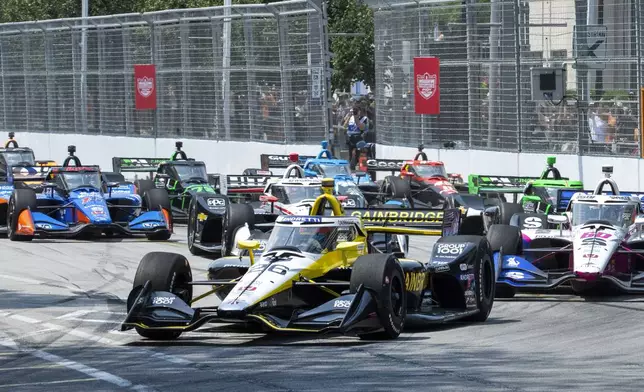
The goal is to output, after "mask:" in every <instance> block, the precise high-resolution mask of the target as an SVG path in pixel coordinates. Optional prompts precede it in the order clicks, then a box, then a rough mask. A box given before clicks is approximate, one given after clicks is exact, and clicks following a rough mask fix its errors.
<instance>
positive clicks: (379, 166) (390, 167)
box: [364, 158, 408, 173]
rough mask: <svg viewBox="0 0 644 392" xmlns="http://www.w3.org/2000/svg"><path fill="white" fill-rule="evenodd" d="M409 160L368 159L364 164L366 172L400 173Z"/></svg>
mask: <svg viewBox="0 0 644 392" xmlns="http://www.w3.org/2000/svg"><path fill="white" fill-rule="evenodd" d="M407 161H408V160H404V159H376V158H371V159H367V160H366V162H365V163H364V167H365V168H366V171H375V172H378V171H386V172H392V173H395V172H399V171H400V169H402V167H403V165H404V164H405V162H407Z"/></svg>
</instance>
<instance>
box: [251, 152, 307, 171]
mask: <svg viewBox="0 0 644 392" xmlns="http://www.w3.org/2000/svg"><path fill="white" fill-rule="evenodd" d="M315 158H316V157H315V156H313V155H300V156H299V157H298V161H297V164H298V165H300V166H304V163H306V161H307V160H309V159H315ZM259 159H260V162H261V168H262V170H270V169H286V168H287V167H289V166H291V165H292V164H293V163H294V162H291V159H290V156H289V155H278V154H262V155H260V157H259Z"/></svg>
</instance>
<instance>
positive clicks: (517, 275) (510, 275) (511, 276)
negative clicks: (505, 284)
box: [505, 271, 525, 279]
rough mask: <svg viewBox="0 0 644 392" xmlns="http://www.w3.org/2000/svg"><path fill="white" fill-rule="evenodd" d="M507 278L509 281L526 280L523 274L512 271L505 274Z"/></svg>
mask: <svg viewBox="0 0 644 392" xmlns="http://www.w3.org/2000/svg"><path fill="white" fill-rule="evenodd" d="M505 277H506V278H509V279H525V275H524V274H523V272H518V271H510V272H506V273H505Z"/></svg>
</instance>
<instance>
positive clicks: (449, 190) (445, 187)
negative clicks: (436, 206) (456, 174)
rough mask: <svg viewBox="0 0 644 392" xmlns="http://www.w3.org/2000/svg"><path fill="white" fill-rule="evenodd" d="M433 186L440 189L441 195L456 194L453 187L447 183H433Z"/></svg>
mask: <svg viewBox="0 0 644 392" xmlns="http://www.w3.org/2000/svg"><path fill="white" fill-rule="evenodd" d="M434 186H435V187H437V188H439V189H440V191H439V193H440V194H441V195H451V194H454V193H458V191H457V190H456V188H454V185H453V184H452V183H451V182H449V181H438V182H436V183H434Z"/></svg>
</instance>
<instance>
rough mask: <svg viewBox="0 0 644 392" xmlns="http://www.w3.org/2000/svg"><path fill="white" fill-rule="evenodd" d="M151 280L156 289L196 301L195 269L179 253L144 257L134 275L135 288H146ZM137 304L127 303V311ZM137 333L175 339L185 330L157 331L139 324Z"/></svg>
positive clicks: (153, 337) (151, 286)
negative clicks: (193, 291) (194, 287)
mask: <svg viewBox="0 0 644 392" xmlns="http://www.w3.org/2000/svg"><path fill="white" fill-rule="evenodd" d="M147 281H150V289H151V290H152V291H167V292H170V293H173V294H175V295H177V297H179V298H181V300H182V301H184V302H185V303H187V304H188V305H190V302H191V301H192V286H191V285H190V282H192V271H191V270H190V263H188V260H187V259H186V258H185V257H184V256H182V255H180V254H176V253H168V252H151V253H148V254H146V255H145V256H143V259H141V262H140V263H139V268H138V269H137V270H136V274H135V275H134V283H133V285H132V287H133V289H136V288H137V287H142V286H143V285H145V283H146V282H147ZM132 305H133V304H131V303H128V304H127V310H128V312H129V311H130V308H131V307H132ZM135 328H136V332H137V333H138V334H139V335H141V336H143V337H145V338H148V339H154V340H171V339H176V338H178V337H179V336H180V335H181V332H182V331H170V330H153V329H146V328H142V327H135Z"/></svg>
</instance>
